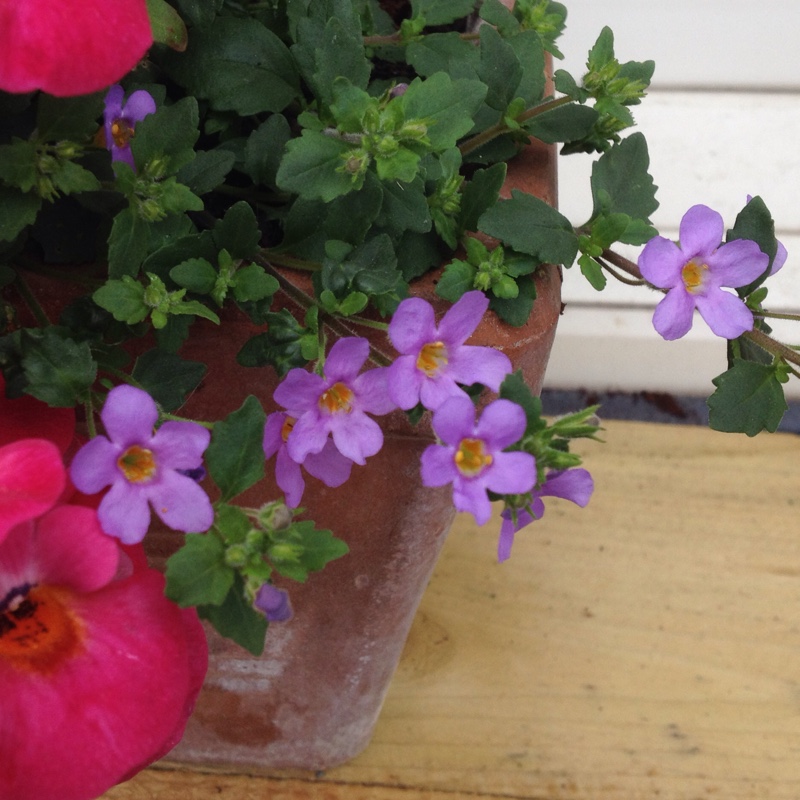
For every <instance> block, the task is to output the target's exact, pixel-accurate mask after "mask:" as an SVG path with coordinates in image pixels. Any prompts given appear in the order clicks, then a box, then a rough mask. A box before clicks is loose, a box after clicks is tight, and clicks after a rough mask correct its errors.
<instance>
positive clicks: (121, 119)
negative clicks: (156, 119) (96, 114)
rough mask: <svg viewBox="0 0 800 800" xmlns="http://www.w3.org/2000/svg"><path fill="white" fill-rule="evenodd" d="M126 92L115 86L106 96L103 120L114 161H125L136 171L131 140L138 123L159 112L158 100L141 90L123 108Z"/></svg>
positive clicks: (107, 145) (107, 143)
mask: <svg viewBox="0 0 800 800" xmlns="http://www.w3.org/2000/svg"><path fill="white" fill-rule="evenodd" d="M124 97H125V90H124V89H123V88H122V87H121V86H120V85H119V84H115V85H114V86H112V87H111V88H110V89H109V90H108V92H107V93H106V99H105V110H104V111H103V120H104V123H105V131H106V147H107V148H108V149H109V150H110V151H111V160H112V161H124V162H125V163H126V164H128V165H129V166H130V168H131V169H133V170H135V169H136V165H135V164H134V162H133V153H132V152H131V137H132V136H133V134H134V129H135V128H136V123H137V122H141V121H142V120H143V119H144V118H145V117H146V116H147V115H148V114H153V113H154V112H155V110H156V101H155V100H154V99H153V97H152V95H151V94H150V93H149V92H146V91H144V89H139V90H138V91H136V92H134V93H133V94H132V95H131V96H130V97H129V98H128V102H127V103H125V104H124V105H123V103H122V100H123V98H124Z"/></svg>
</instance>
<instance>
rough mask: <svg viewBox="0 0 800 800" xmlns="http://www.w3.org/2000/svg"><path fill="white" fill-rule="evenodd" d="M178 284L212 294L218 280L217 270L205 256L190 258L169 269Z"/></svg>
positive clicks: (193, 290)
mask: <svg viewBox="0 0 800 800" xmlns="http://www.w3.org/2000/svg"><path fill="white" fill-rule="evenodd" d="M169 276H170V278H172V280H173V281H175V283H177V284H178V286H182V287H183V288H184V289H188V290H189V291H190V292H195V293H196V294H210V293H211V290H212V289H213V288H214V284H215V283H216V280H217V271H216V270H215V269H214V267H213V266H212V265H211V264H210V263H209V262H208V261H206V260H205V259H204V258H189V259H187V260H186V261H182V262H181V263H180V264H178V265H177V266H175V267H173V268H172V269H171V270H170V271H169Z"/></svg>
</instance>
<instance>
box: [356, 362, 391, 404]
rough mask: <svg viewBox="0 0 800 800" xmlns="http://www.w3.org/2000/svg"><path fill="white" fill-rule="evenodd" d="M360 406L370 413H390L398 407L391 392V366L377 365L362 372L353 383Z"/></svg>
mask: <svg viewBox="0 0 800 800" xmlns="http://www.w3.org/2000/svg"><path fill="white" fill-rule="evenodd" d="M351 387H352V389H353V391H354V392H355V394H356V397H357V398H358V406H359V408H361V409H363V410H364V411H368V412H369V413H370V414H388V413H389V412H390V411H394V409H395V408H397V404H396V403H395V402H394V401H393V400H392V398H391V396H390V394H389V368H388V367H377V368H376V369H370V370H368V371H367V372H362V373H361V375H359V376H358V377H357V378H356V379H355V380H354V381H353V382H352V384H351Z"/></svg>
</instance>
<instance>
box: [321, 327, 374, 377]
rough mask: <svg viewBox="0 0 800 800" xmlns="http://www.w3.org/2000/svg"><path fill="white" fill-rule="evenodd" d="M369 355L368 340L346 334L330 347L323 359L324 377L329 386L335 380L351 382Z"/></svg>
mask: <svg viewBox="0 0 800 800" xmlns="http://www.w3.org/2000/svg"><path fill="white" fill-rule="evenodd" d="M368 356H369V342H368V341H367V340H366V339H363V338H361V337H360V336H346V337H345V338H344V339H339V340H338V341H337V342H335V343H334V345H333V347H331V349H330V352H329V353H328V357H327V358H326V359H325V379H326V381H327V385H328V386H331V385H333V384H334V383H336V382H337V381H341V382H342V383H344V384H348V385H349V384H351V383H352V382H353V381H354V380H355V378H356V376H357V375H358V373H359V372H360V371H361V367H362V366H363V365H364V362H365V361H366V360H367V357H368Z"/></svg>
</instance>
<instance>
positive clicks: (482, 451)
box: [421, 397, 536, 525]
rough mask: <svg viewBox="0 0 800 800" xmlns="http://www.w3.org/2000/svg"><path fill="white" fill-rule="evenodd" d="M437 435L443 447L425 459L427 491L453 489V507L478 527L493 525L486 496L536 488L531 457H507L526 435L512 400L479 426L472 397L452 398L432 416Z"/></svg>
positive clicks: (487, 411)
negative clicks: (508, 449) (449, 486)
mask: <svg viewBox="0 0 800 800" xmlns="http://www.w3.org/2000/svg"><path fill="white" fill-rule="evenodd" d="M432 424H433V430H434V431H435V432H436V435H437V436H438V437H439V438H440V439H441V440H442V442H443V444H432V445H430V446H429V447H427V448H426V449H425V450H424V452H423V453H422V459H421V462H422V483H423V484H424V485H425V486H444V485H445V484H448V483H452V484H453V505H455V507H456V509H457V510H458V511H469V512H470V513H471V514H472V515H473V516H474V517H475V521H476V522H477V523H478V524H479V525H483V524H484V523H486V522H488V521H489V517H490V516H491V513H492V506H491V503H490V502H489V498H488V496H487V491H491V492H496V493H497V494H525V493H526V492H529V491H531V489H533V487H534V486H535V484H536V461H535V459H534V457H533V456H532V455H531V454H530V453H522V452H511V453H504V452H502V450H503V448H505V447H508V446H509V445H512V444H514V443H515V442H517V441H518V440H519V439H520V437H521V436H522V435H523V433H525V425H526V420H525V412H524V411H523V410H522V408H521V406H518V405H517V404H516V403H512V402H511V401H510V400H502V399H501V400H495V401H493V402H491V403H489V404H488V405H487V406H486V408H484V410H483V413H482V414H481V417H480V419H479V420H478V421H477V422H476V421H475V406H473V404H472V401H471V400H470V399H469V398H468V397H451V398H450V399H448V400H446V401H445V402H444V403H442V405H441V406H439V408H438V409H436V411H434V412H433V420H432Z"/></svg>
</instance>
